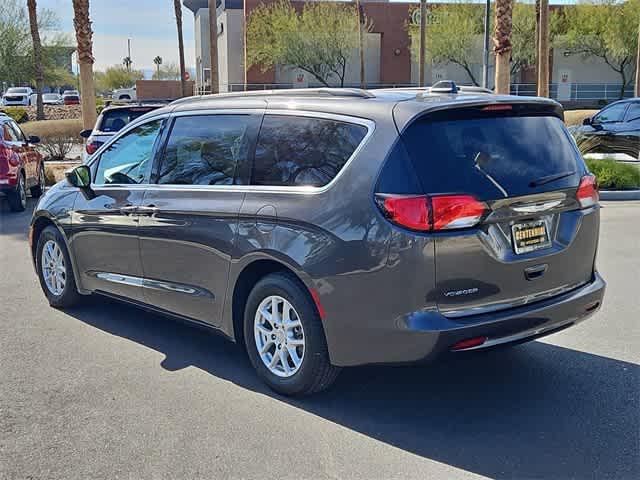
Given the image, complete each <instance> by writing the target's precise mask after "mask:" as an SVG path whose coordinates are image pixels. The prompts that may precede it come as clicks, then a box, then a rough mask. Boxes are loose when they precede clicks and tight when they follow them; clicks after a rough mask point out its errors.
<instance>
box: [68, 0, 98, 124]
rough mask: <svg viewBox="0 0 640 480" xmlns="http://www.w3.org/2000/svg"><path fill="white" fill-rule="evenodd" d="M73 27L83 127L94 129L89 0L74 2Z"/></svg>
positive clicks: (94, 98) (94, 95)
mask: <svg viewBox="0 0 640 480" xmlns="http://www.w3.org/2000/svg"><path fill="white" fill-rule="evenodd" d="M73 13H74V16H73V26H74V28H75V31H76V42H77V43H78V63H79V65H80V98H81V103H82V125H83V128H85V129H92V128H93V127H94V125H95V123H96V116H97V115H96V93H95V90H94V87H93V42H92V40H91V37H92V35H93V32H92V31H91V20H90V18H89V0H73Z"/></svg>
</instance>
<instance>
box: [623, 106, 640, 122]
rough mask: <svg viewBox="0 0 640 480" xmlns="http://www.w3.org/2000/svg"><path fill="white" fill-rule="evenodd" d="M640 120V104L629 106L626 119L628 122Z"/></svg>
mask: <svg viewBox="0 0 640 480" xmlns="http://www.w3.org/2000/svg"><path fill="white" fill-rule="evenodd" d="M639 118H640V103H637V102H636V103H632V104H631V105H629V110H627V114H626V115H625V117H624V119H625V121H627V122H630V121H632V120H638V119H639Z"/></svg>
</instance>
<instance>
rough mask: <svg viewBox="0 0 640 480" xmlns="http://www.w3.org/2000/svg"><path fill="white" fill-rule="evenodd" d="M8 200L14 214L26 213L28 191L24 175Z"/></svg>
mask: <svg viewBox="0 0 640 480" xmlns="http://www.w3.org/2000/svg"><path fill="white" fill-rule="evenodd" d="M7 200H8V201H9V208H10V209H11V211H12V212H24V211H25V209H26V208H27V189H26V185H25V179H24V175H23V174H20V175H19V176H18V184H17V185H16V188H15V190H14V191H12V192H9V194H8V195H7Z"/></svg>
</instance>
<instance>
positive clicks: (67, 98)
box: [62, 90, 80, 105]
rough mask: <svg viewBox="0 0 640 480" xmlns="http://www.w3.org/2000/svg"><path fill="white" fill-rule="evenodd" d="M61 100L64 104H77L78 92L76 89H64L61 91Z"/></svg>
mask: <svg viewBox="0 0 640 480" xmlns="http://www.w3.org/2000/svg"><path fill="white" fill-rule="evenodd" d="M62 101H63V102H64V104H65V105H79V104H80V92H78V91H77V90H65V91H64V92H63V93H62Z"/></svg>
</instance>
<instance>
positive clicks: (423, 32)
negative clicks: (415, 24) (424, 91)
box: [418, 0, 427, 87]
mask: <svg viewBox="0 0 640 480" xmlns="http://www.w3.org/2000/svg"><path fill="white" fill-rule="evenodd" d="M426 37H427V0H420V54H419V55H418V57H419V58H418V61H419V62H420V65H419V67H418V71H419V72H420V73H419V77H420V79H419V82H420V86H421V87H424V86H425V78H424V64H425V61H426V59H425V47H426V45H425V43H426Z"/></svg>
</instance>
